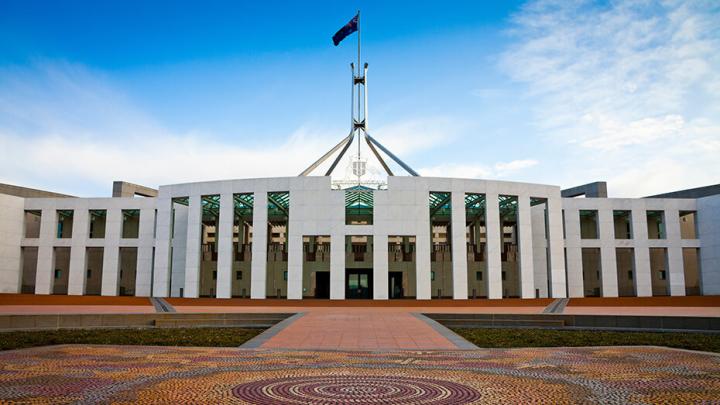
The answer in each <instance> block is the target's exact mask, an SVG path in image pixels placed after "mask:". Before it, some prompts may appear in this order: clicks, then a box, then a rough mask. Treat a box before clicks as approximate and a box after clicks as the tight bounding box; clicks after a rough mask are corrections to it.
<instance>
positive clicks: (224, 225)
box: [215, 193, 235, 298]
mask: <svg viewBox="0 0 720 405" xmlns="http://www.w3.org/2000/svg"><path fill="white" fill-rule="evenodd" d="M234 206H235V202H234V200H233V195H232V193H224V194H221V195H220V218H219V220H218V221H219V225H218V231H217V236H216V237H217V240H218V259H217V284H216V287H215V291H217V297H218V298H230V297H231V296H232V264H233V248H232V247H233V223H234V220H235V208H234Z"/></svg>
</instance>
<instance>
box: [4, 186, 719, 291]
mask: <svg viewBox="0 0 720 405" xmlns="http://www.w3.org/2000/svg"><path fill="white" fill-rule="evenodd" d="M269 192H289V214H288V221H287V235H286V237H287V244H286V246H287V250H286V254H287V259H286V266H287V267H286V273H285V277H286V280H287V285H286V287H284V289H283V290H281V292H282V295H283V296H286V297H287V298H288V299H302V298H303V297H304V296H307V291H306V290H307V288H305V287H303V286H304V284H303V277H304V271H303V268H304V266H305V265H306V264H305V262H304V259H303V258H304V256H303V255H304V243H303V238H304V237H308V236H319V235H322V236H329V238H330V265H329V267H330V274H329V298H330V299H344V298H346V291H347V288H348V281H347V278H346V260H348V257H350V256H349V255H348V250H347V247H346V238H347V237H348V236H354V235H355V236H372V252H371V253H372V254H371V263H372V269H371V273H372V277H371V280H372V282H371V284H372V287H371V291H372V298H374V299H388V298H389V297H390V294H389V259H388V238H389V237H393V236H404V237H412V238H414V246H415V248H414V249H415V250H414V252H413V254H414V256H413V257H414V259H413V262H414V266H415V274H414V277H413V281H414V284H415V285H414V288H413V289H414V295H413V296H414V297H415V298H417V299H431V298H434V295H435V291H433V287H432V285H433V277H434V276H435V273H434V272H433V271H431V260H432V259H431V257H432V255H431V251H432V249H433V248H432V242H431V223H430V221H431V220H430V215H429V205H428V196H429V193H431V192H444V193H448V192H449V193H451V199H450V201H449V207H450V208H451V217H450V226H449V229H450V231H449V232H448V235H447V238H448V241H449V242H450V243H449V245H450V246H451V255H450V256H451V257H452V263H451V272H450V274H451V276H452V280H451V283H449V285H451V291H452V294H451V295H450V296H452V297H453V298H455V299H468V298H469V297H470V295H471V293H469V291H473V289H472V288H471V287H470V286H469V283H470V281H469V280H475V278H474V277H475V275H474V274H471V273H470V271H469V268H470V264H469V260H470V258H472V257H474V256H470V255H469V253H468V250H467V249H468V248H467V246H466V245H467V238H468V236H467V234H466V225H467V224H466V206H465V196H466V194H468V193H472V194H482V195H484V198H485V201H486V205H485V211H484V215H485V218H484V228H483V235H484V236H483V239H482V240H483V242H482V246H484V247H483V254H482V257H483V259H482V266H481V267H479V268H482V272H483V274H479V273H480V271H478V274H477V280H481V281H478V283H480V282H481V283H483V285H484V287H483V288H484V289H486V294H484V296H486V297H487V298H490V299H500V298H502V297H503V296H507V293H506V290H507V288H506V286H505V283H506V281H505V278H506V274H505V272H506V270H505V269H506V268H507V266H506V264H505V261H508V260H510V259H507V256H504V255H506V253H505V249H506V247H505V245H506V244H507V243H508V242H507V241H506V239H505V238H506V236H505V233H506V230H504V229H503V227H502V225H501V222H500V208H499V204H498V198H499V197H500V196H512V197H515V198H516V199H517V205H516V207H517V208H516V209H517V211H516V226H515V228H514V230H513V232H512V235H511V236H509V237H510V238H512V240H513V242H512V243H513V244H514V245H516V246H517V249H518V251H517V254H516V255H515V254H513V258H514V259H513V260H516V261H515V262H514V263H515V264H514V265H515V266H517V267H516V269H517V277H515V278H513V276H512V275H508V276H507V277H508V279H509V280H513V281H512V282H513V283H517V286H516V287H517V288H515V286H514V287H513V291H516V293H515V294H511V295H514V296H519V297H521V298H535V297H553V298H564V297H568V296H569V297H581V296H585V295H588V293H587V291H588V290H589V289H588V283H589V280H586V279H584V270H583V263H584V260H585V261H586V262H589V260H590V259H592V258H593V257H594V256H593V255H596V254H599V256H598V257H599V259H598V260H597V263H598V266H597V267H598V269H597V274H596V275H597V279H598V280H599V281H597V283H596V285H594V286H595V287H594V289H591V290H592V291H599V292H600V295H602V296H608V297H614V296H618V295H619V294H620V293H621V292H622V291H629V289H630V288H631V289H632V291H633V294H634V295H637V296H650V295H653V291H654V290H653V289H654V286H653V280H654V279H653V277H656V275H654V274H651V267H652V266H651V262H652V263H656V265H655V267H657V260H656V259H654V258H652V257H651V252H653V253H652V254H659V253H658V252H663V253H664V254H665V255H666V260H665V263H666V266H665V267H663V268H661V269H659V270H657V272H663V273H662V274H661V273H658V274H659V275H657V277H661V278H662V280H661V281H662V283H663V285H667V290H668V291H667V293H668V294H669V295H685V294H686V277H687V276H686V273H687V268H686V267H687V266H686V265H685V263H684V262H688V263H689V260H691V259H692V257H691V256H688V257H689V258H690V259H688V258H686V256H685V254H686V250H683V249H699V258H698V259H697V260H698V261H699V262H698V263H697V265H695V264H693V266H696V267H698V269H697V272H699V274H698V278H699V284H700V290H701V294H704V295H710V294H720V231H718V229H719V228H720V196H713V197H706V198H701V199H615V198H561V197H560V188H559V187H556V186H549V185H540V184H527V183H516V182H504V181H487V180H472V179H450V178H426V177H392V176H391V177H389V178H388V185H387V189H383V190H375V191H373V199H374V207H373V218H372V223H371V224H366V225H346V221H345V215H346V213H345V194H344V191H343V190H335V189H332V188H331V180H330V178H329V177H284V178H263V179H243V180H227V181H213V182H201V183H189V184H177V185H168V186H162V187H160V189H159V195H158V197H157V198H26V199H23V198H18V197H11V196H5V195H0V208H2V210H0V292H5V293H14V292H20V291H21V284H22V280H23V279H24V278H23V277H24V275H23V269H24V271H26V272H27V271H32V269H31V270H28V263H23V261H22V253H21V251H22V249H23V248H32V249H35V248H36V249H37V263H36V265H35V266H34V271H35V273H34V276H35V277H34V292H35V293H36V294H51V293H53V291H54V289H53V286H54V282H55V281H54V280H55V279H56V278H58V273H57V270H56V268H57V265H56V263H55V262H54V261H55V255H54V253H53V252H54V249H55V248H63V247H67V248H70V259H69V268H68V275H67V294H71V295H83V294H85V293H86V284H87V278H88V277H89V276H90V273H89V272H88V277H86V269H87V267H88V264H87V259H86V251H87V249H88V248H93V247H102V248H103V249H104V250H103V259H102V281H101V291H100V293H101V294H102V295H110V296H114V295H119V294H120V290H119V288H120V282H119V280H120V275H119V271H121V270H119V269H120V261H121V259H120V256H121V254H120V249H121V248H135V249H136V251H137V254H136V260H137V263H136V265H135V266H134V268H135V272H136V274H135V278H134V283H135V286H134V289H132V291H133V295H137V296H150V295H152V296H157V297H167V296H180V295H182V296H185V297H198V296H201V295H203V294H202V291H204V289H207V288H206V287H203V283H206V282H207V281H203V280H205V278H203V277H205V276H203V274H202V273H203V271H202V269H203V260H204V257H205V255H206V254H207V252H203V251H202V249H201V239H202V238H203V227H202V225H201V221H202V215H203V214H202V213H203V211H202V198H203V197H204V196H219V202H220V203H219V210H218V217H219V220H218V222H217V227H216V230H215V231H214V232H215V235H213V238H215V239H214V240H215V241H216V246H217V251H216V252H214V253H216V259H213V260H215V264H213V266H214V267H213V269H214V270H212V271H211V272H210V273H211V274H212V279H208V280H211V281H210V282H211V283H214V285H213V286H212V288H211V291H212V295H213V296H215V297H217V298H230V297H231V296H234V295H235V293H234V292H233V291H234V290H233V282H234V280H237V279H239V278H241V277H245V278H244V279H243V280H244V281H247V277H249V283H248V288H249V291H248V292H247V296H249V297H251V298H254V299H263V298H266V297H269V294H268V290H269V289H268V283H269V280H268V277H269V276H268V274H269V273H268V242H267V241H269V240H270V238H271V237H273V235H269V234H268V232H272V227H268V226H257V224H266V223H268V193H269ZM240 193H249V194H252V195H253V197H254V207H253V211H252V223H253V224H256V226H254V227H253V231H252V241H253V243H252V246H251V257H252V260H251V262H250V263H249V267H248V269H249V271H248V273H249V274H246V275H244V276H243V275H242V274H241V271H239V270H236V267H234V264H233V263H234V260H235V259H234V257H235V255H236V253H237V252H236V250H237V247H236V245H237V239H238V236H237V235H234V233H233V232H236V233H237V232H238V231H237V230H235V231H234V229H236V228H237V227H236V226H235V225H234V224H235V222H234V221H235V215H234V210H233V201H234V195H236V194H240ZM177 198H183V199H186V201H187V205H185V206H183V207H179V208H175V209H173V203H172V201H173V199H177ZM538 201H540V202H541V204H540V205H538V203H537V202H538ZM58 210H72V212H73V215H72V237H69V238H59V237H58V232H59V231H58V223H57V221H58ZM90 210H105V211H106V217H105V225H104V237H102V238H91V237H90V235H89V221H90V219H89V218H90V214H89V212H90ZM123 210H139V212H140V219H139V231H138V232H137V237H132V238H123V237H122V235H123V231H122V227H123V225H122V223H123ZM26 211H40V212H41V217H40V232H39V237H37V238H35V237H30V238H28V237H25V236H26V235H24V234H23V233H24V225H23V223H24V218H25V217H26V216H27V215H26V214H25V212H26ZM581 211H582V212H586V211H590V212H593V213H596V214H593V215H596V216H595V217H594V218H595V220H596V232H597V234H596V235H595V236H596V237H594V238H583V237H582V235H581V234H582V231H581V219H580V214H581ZM616 211H629V212H630V217H631V218H632V219H631V222H632V223H631V228H632V235H631V237H630V238H628V239H618V238H616V235H615V232H614V228H615V227H616V226H617V224H616V223H615V222H614V213H615V212H616ZM648 211H661V212H663V213H664V214H663V215H664V221H663V223H662V225H658V226H660V227H661V228H662V233H663V235H662V236H663V237H662V238H657V239H654V238H649V236H648V223H647V212H648ZM681 212H695V213H697V215H696V217H695V218H696V221H697V224H694V225H696V230H697V233H696V235H695V237H694V238H691V239H688V238H681V229H680V228H681V224H680V221H679V216H680V213H681ZM582 226H585V225H582ZM583 249H585V250H583ZM618 249H632V250H623V251H621V253H622V254H625V253H627V252H632V256H633V257H632V268H631V270H630V271H628V272H626V271H625V270H622V271H618V270H617V268H618V267H617V266H618V264H617V261H618V260H617V256H616V255H617V254H620V253H617V252H619V251H618ZM658 249H660V250H658ZM33 251H34V250H33ZM687 252H688V253H692V252H691V251H689V250H688V251H687ZM211 253H212V252H211ZM210 256H211V257H215V256H213V255H210ZM626 259H627V258H626V257H625V256H623V259H622V260H623V263H625V261H626ZM473 260H475V259H473ZM585 267H586V268H585V273H587V272H588V268H587V265H586V266H585ZM661 267H662V266H661ZM238 268H239V267H238ZM652 271H655V270H652ZM210 273H208V274H210ZM626 273H627V274H626ZM618 274H620V280H619V279H618ZM624 277H627V278H628V280H631V281H628V280H626V279H625V278H624ZM305 281H307V280H305ZM448 289H450V287H448ZM272 291H275V289H274V288H273V289H272Z"/></svg>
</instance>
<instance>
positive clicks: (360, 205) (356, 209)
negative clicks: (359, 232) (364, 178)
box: [345, 185, 374, 225]
mask: <svg viewBox="0 0 720 405" xmlns="http://www.w3.org/2000/svg"><path fill="white" fill-rule="evenodd" d="M373 206H374V195H373V189H371V188H369V187H365V186H360V185H358V186H353V187H350V188H346V189H345V225H372V223H373Z"/></svg>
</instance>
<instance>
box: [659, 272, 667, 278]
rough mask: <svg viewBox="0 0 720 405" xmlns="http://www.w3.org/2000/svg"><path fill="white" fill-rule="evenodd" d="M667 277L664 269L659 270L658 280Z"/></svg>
mask: <svg viewBox="0 0 720 405" xmlns="http://www.w3.org/2000/svg"><path fill="white" fill-rule="evenodd" d="M666 277H667V274H665V270H660V280H665V279H666Z"/></svg>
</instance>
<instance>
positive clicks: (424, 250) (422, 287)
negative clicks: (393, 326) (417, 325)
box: [415, 190, 432, 300]
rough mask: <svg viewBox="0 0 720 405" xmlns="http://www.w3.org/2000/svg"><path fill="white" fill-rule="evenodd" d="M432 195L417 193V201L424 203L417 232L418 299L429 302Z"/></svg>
mask: <svg viewBox="0 0 720 405" xmlns="http://www.w3.org/2000/svg"><path fill="white" fill-rule="evenodd" d="M429 198H430V195H429V193H428V191H427V190H418V191H416V195H415V201H422V202H423V203H422V204H423V206H424V208H423V211H422V212H423V214H422V215H421V216H420V218H419V221H418V224H417V228H416V231H415V235H416V237H415V247H416V248H417V252H416V254H415V263H416V267H415V278H416V284H415V286H416V287H415V288H416V293H415V295H416V298H417V299H419V300H429V299H430V298H431V290H432V284H431V280H430V271H431V263H430V249H431V248H432V240H431V239H430V207H429V206H428V201H429Z"/></svg>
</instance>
